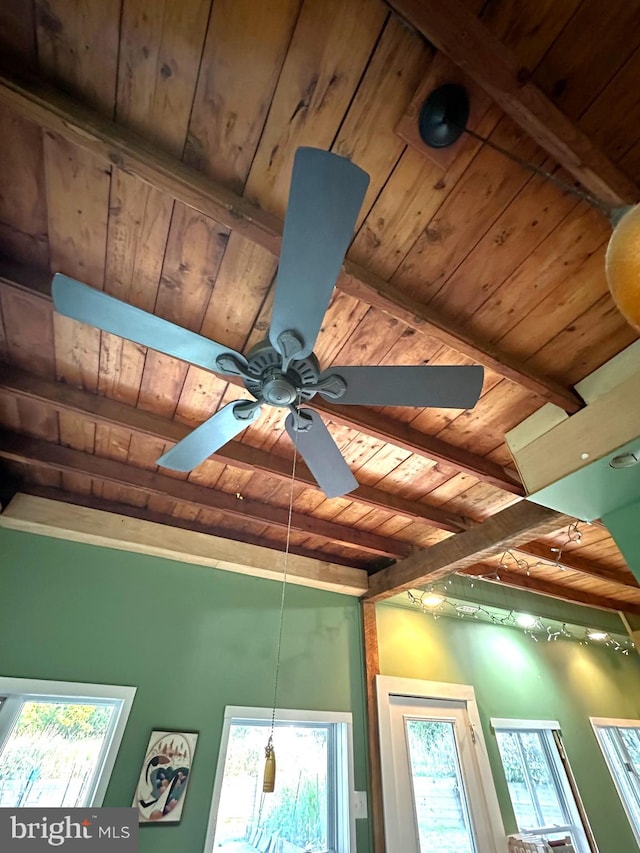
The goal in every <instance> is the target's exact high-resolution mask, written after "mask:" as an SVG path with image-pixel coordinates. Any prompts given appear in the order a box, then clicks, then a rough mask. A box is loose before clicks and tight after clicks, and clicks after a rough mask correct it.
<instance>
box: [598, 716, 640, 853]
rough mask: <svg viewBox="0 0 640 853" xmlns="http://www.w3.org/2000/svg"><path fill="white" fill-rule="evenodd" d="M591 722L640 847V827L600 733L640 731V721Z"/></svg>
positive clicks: (607, 719) (606, 719) (603, 718)
mask: <svg viewBox="0 0 640 853" xmlns="http://www.w3.org/2000/svg"><path fill="white" fill-rule="evenodd" d="M589 722H590V723H591V727H592V728H593V733H594V735H595V738H596V741H597V742H598V746H599V747H600V750H601V752H602V755H603V758H604V760H605V763H606V765H607V769H608V770H609V773H610V774H611V778H612V779H613V784H614V785H615V786H616V791H617V792H618V796H619V797H620V802H621V803H622V806H623V808H624V811H625V814H626V815H627V818H628V819H629V824H630V826H631V830H632V832H633V835H634V837H635V839H636V843H637V844H638V846H639V847H640V826H639V825H637V824H636V821H635V818H634V816H633V813H632V812H631V810H630V809H629V806H628V804H627V799H626V797H625V794H624V791H623V790H622V789H621V787H620V784H619V781H618V777H617V775H616V773H615V771H614V768H613V767H612V765H611V762H610V759H609V753H608V752H607V749H606V747H605V744H604V741H603V740H602V738H601V733H600V732H599V729H601V728H616V729H640V720H627V719H625V720H614V719H611V718H609V717H589Z"/></svg>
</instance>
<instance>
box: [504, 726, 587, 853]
mask: <svg viewBox="0 0 640 853" xmlns="http://www.w3.org/2000/svg"><path fill="white" fill-rule="evenodd" d="M491 727H492V729H493V730H494V732H496V733H497V732H499V731H502V732H509V731H512V732H518V733H521V732H524V731H528V732H537V733H539V734H540V735H541V736H542V738H543V740H544V741H545V744H546V746H547V750H546V753H547V757H550V758H551V761H552V762H553V766H552V777H553V778H554V781H555V782H556V784H558V783H559V785H560V791H559V795H560V801H561V802H562V800H564V803H565V805H566V806H567V809H568V811H569V816H570V817H571V820H572V823H571V824H567V825H566V826H560V827H536V828H535V829H533V830H527V831H528V832H530V833H531V834H532V835H543V834H546V835H549V834H555V833H561V832H572V833H574V834H576V835H579V836H580V843H581V845H582V847H583V848H584V850H585V851H587V853H589V851H590V850H591V845H590V843H589V838H590V837H591V830H590V827H589V826H585V817H586V815H585V813H584V808H582V809H581V808H580V807H581V806H582V803H579V804H578V803H577V802H576V794H575V792H574V791H573V789H572V787H571V785H570V783H569V779H568V776H567V771H566V768H565V766H564V764H563V763H562V757H561V755H560V752H559V749H558V745H557V744H556V742H555V740H554V737H553V732H554V731H556V732H558V733H561V732H562V729H561V727H560V723H559V722H558V721H557V720H510V719H502V718H497V717H492V719H491ZM496 740H497V738H496ZM496 745H497V744H496ZM498 754H499V755H500V761H501V762H502V765H503V767H504V762H503V761H502V753H501V752H500V749H499V748H498ZM566 760H567V762H568V759H566ZM509 799H510V800H511V792H510V791H509ZM512 808H514V806H513V803H512ZM514 814H515V808H514ZM519 831H524V830H519Z"/></svg>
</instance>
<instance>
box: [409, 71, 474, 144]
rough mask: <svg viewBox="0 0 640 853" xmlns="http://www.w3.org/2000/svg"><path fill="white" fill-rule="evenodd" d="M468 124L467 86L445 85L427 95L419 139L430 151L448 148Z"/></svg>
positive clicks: (420, 118) (422, 111) (419, 120)
mask: <svg viewBox="0 0 640 853" xmlns="http://www.w3.org/2000/svg"><path fill="white" fill-rule="evenodd" d="M468 121H469V96H468V95H467V90H466V89H465V88H464V86H460V85H459V84H458V83H445V84H444V86H440V87H439V88H438V89H434V90H433V92H431V94H430V95H429V96H428V98H427V99H426V101H425V102H424V104H423V105H422V109H421V110H420V114H419V116H418V129H419V131H420V138H421V139H422V141H423V142H424V143H425V145H428V146H429V148H449V146H450V145H453V144H454V142H457V141H458V139H460V137H461V136H462V134H463V133H464V132H465V130H466V128H467V122H468Z"/></svg>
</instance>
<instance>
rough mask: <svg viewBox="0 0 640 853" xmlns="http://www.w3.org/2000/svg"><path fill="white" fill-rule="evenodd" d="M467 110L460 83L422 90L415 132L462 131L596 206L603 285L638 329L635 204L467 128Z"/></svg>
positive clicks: (639, 217)
mask: <svg viewBox="0 0 640 853" xmlns="http://www.w3.org/2000/svg"><path fill="white" fill-rule="evenodd" d="M469 114H470V106H469V96H468V94H467V91H466V89H465V88H464V86H461V85H460V84H458V83H445V84H444V85H442V86H439V87H438V88H437V89H434V90H433V92H431V94H430V95H428V97H427V98H426V100H425V102H424V104H423V105H422V108H421V109H420V113H419V114H418V131H419V133H420V138H421V139H422V141H423V142H424V144H425V145H426V146H428V147H429V148H449V147H450V146H451V145H454V144H455V143H456V142H457V141H458V140H459V139H460V137H461V136H462V134H463V133H466V134H467V135H468V136H471V137H472V138H473V139H477V140H478V141H479V142H482V143H483V144H484V145H487V146H488V147H489V148H492V149H493V150H494V151H497V152H498V153H499V154H502V155H503V156H505V157H506V158H507V159H509V160H511V161H512V162H513V163H517V164H518V165H519V166H520V167H522V168H523V169H526V170H527V171H529V172H533V173H534V174H535V175H538V176H539V177H541V178H543V179H544V180H546V181H549V182H550V183H552V184H555V185H556V186H557V187H558V188H559V189H561V190H562V191H563V192H567V193H570V194H571V195H573V196H575V197H576V198H579V199H580V200H581V201H586V202H587V204H590V205H591V206H592V207H594V208H596V210H599V211H600V213H602V214H603V215H604V216H605V217H606V218H607V219H608V220H609V222H610V223H611V227H612V228H613V234H612V235H611V239H610V240H609V245H608V247H607V254H606V261H605V272H606V277H607V284H608V285H609V291H610V292H611V296H612V297H613V300H614V302H615V303H616V306H617V307H618V310H619V311H620V313H621V314H622V316H623V317H624V318H625V320H626V321H627V322H628V323H629V324H630V325H631V326H633V327H634V328H635V329H637V330H638V331H640V204H636V205H623V206H619V207H617V206H614V205H610V204H606V203H605V202H603V201H602V200H601V199H599V198H597V197H596V196H594V195H592V194H591V193H590V192H587V190H585V189H584V188H582V187H580V186H576V185H574V184H569V183H567V182H566V181H563V180H562V179H561V178H558V177H557V176H556V175H554V174H552V173H551V172H548V171H547V170H546V169H541V168H540V167H539V166H536V165H535V163H530V162H528V161H527V160H523V159H522V158H521V157H518V156H517V155H516V154H513V153H512V152H511V151H508V150H507V149H506V148H503V147H502V146H501V145H497V144H496V143H495V142H493V140H491V139H488V138H487V137H485V136H481V135H480V134H479V133H476V132H475V130H471V128H469V127H468V126H467V122H468V121H469Z"/></svg>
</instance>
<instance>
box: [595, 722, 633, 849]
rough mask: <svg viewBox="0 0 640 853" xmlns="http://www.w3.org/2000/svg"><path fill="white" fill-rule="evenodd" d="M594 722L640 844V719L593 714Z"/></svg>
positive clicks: (598, 738) (599, 741)
mask: <svg viewBox="0 0 640 853" xmlns="http://www.w3.org/2000/svg"><path fill="white" fill-rule="evenodd" d="M591 725H592V726H593V730H594V732H595V734H596V738H597V740H598V743H599V744H600V748H601V749H602V752H603V753H604V757H605V760H606V762H607V765H608V767H609V770H610V772H611V775H612V776H613V781H614V782H615V786H616V788H617V789H618V794H619V795H620V799H621V800H622V805H623V806H624V809H625V811H626V813H627V817H628V818H629V822H630V823H631V828H632V829H633V832H634V835H635V837H636V841H637V842H638V844H639V845H640V720H607V719H601V718H599V717H592V718H591Z"/></svg>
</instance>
